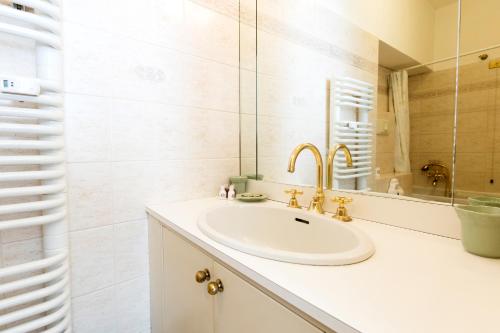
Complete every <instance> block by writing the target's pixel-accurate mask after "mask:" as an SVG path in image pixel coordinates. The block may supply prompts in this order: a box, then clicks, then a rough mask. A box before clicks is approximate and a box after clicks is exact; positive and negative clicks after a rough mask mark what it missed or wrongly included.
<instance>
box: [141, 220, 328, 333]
mask: <svg viewBox="0 0 500 333" xmlns="http://www.w3.org/2000/svg"><path fill="white" fill-rule="evenodd" d="M149 247H150V248H149V250H150V280H151V324H152V332H153V333H235V332H238V333H275V332H287V333H321V332H322V331H321V330H319V329H318V328H316V327H314V326H313V325H311V324H310V323H309V322H307V321H305V320H304V319H303V318H301V317H300V316H298V315H297V314H295V313H294V312H292V311H290V310H289V309H288V308H286V307H284V306H283V305H281V304H280V303H278V302H277V301H275V300H274V299H272V298H271V297H269V296H267V295H266V294H264V293H263V292H262V291H260V290H259V289H257V288H255V287H254V286H252V285H251V284H249V283H248V282H246V281H245V280H243V279H242V278H240V277H239V276H237V275H236V274H234V273H233V272H231V271H230V270H228V269H227V268H225V267H224V266H222V265H221V264H220V263H219V262H217V261H215V260H214V259H213V258H212V257H210V256H209V255H207V254H205V253H204V252H202V251H201V250H199V249H198V248H197V247H195V246H194V245H192V244H191V243H189V242H188V241H186V240H185V239H183V238H181V237H180V236H179V235H178V234H176V233H175V232H173V231H171V230H170V229H168V228H166V227H163V226H162V225H161V224H160V223H159V222H158V221H156V220H155V219H154V218H152V217H149ZM205 270H208V272H209V273H210V274H209V275H210V278H209V279H208V276H206V273H205ZM197 273H198V276H197V277H198V279H199V280H200V281H201V280H202V279H203V278H204V277H206V280H205V281H202V282H201V283H200V282H197V281H196V280H195V275H196V274H197ZM218 281H220V283H219V284H217V282H218ZM209 283H210V287H212V289H211V292H212V294H210V293H209V288H208V286H209ZM221 289H222V290H221Z"/></svg>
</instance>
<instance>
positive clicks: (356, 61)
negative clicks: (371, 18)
mask: <svg viewBox="0 0 500 333" xmlns="http://www.w3.org/2000/svg"><path fill="white" fill-rule="evenodd" d="M257 4H258V17H257V27H258V31H257V34H258V38H257V51H258V52H257V73H258V74H257V76H258V77H257V80H258V81H257V91H256V92H255V91H251V90H250V89H249V90H248V92H249V93H253V94H254V96H255V93H256V94H257V109H258V119H257V133H258V135H257V138H258V145H257V156H258V161H257V162H258V164H257V168H258V173H259V174H262V175H263V176H264V179H265V180H268V181H277V182H282V183H291V184H307V185H312V184H314V183H315V177H316V176H315V174H314V172H312V170H314V163H315V162H314V159H313V158H312V157H311V156H302V157H301V158H299V159H298V160H297V167H296V172H295V173H294V174H290V173H288V172H287V163H288V158H289V155H290V152H291V151H292V150H293V148H294V147H295V146H297V145H298V144H300V143H304V142H311V143H313V144H315V145H316V146H318V147H319V149H320V150H321V152H322V153H323V155H326V143H327V142H326V141H327V134H326V133H327V128H328V123H327V121H326V119H327V113H328V112H329V110H330V109H329V104H328V102H329V96H330V95H329V94H330V93H331V91H330V92H329V91H328V87H329V84H330V87H333V84H334V79H335V78H336V77H341V76H350V77H353V78H357V79H360V80H364V81H367V82H371V83H374V84H375V83H376V80H377V62H378V40H377V39H376V38H375V37H374V36H372V35H370V34H369V33H366V32H364V31H362V30H361V29H359V28H358V27H356V26H354V25H353V24H351V23H349V22H347V21H346V20H345V19H343V18H341V17H340V16H338V15H336V14H335V13H333V12H332V11H331V10H328V9H326V8H325V7H324V6H322V4H321V1H315V0H314V1H311V0H297V1H293V2H290V1H286V0H278V1H262V2H258V3H257ZM254 5H255V4H254ZM251 18H252V17H251ZM250 25H251V23H250ZM253 34H255V30H254V32H253ZM250 36H252V35H251V34H250ZM242 40H243V39H242ZM250 51H251V52H254V50H250ZM252 75H253V77H255V69H254V68H252V67H249V69H248V71H247V77H248V79H247V81H245V85H246V86H252V85H253V86H255V81H254V80H255V79H254V78H253V79H252ZM242 78H244V77H243V76H242ZM252 80H253V81H252ZM244 105H245V104H244V100H243V99H242V107H243V106H244ZM248 105H250V107H248V108H247V109H248V110H251V111H252V112H254V110H255V105H254V104H252V103H251V100H250V99H249V103H248ZM242 119H243V120H242V121H245V120H247V123H248V124H255V115H254V114H252V113H251V112H248V114H247V115H244V116H243V118H242ZM243 124H245V123H244V122H243ZM242 131H243V132H242V134H243V137H244V138H245V137H246V138H250V139H249V140H248V141H247V142H248V143H249V145H248V149H247V146H246V145H245V141H242V143H243V146H242V152H245V151H248V152H250V153H253V154H248V155H247V157H249V158H248V159H247V160H248V161H249V162H250V163H245V164H244V165H243V166H244V168H243V173H249V172H248V171H249V170H252V171H253V170H255V159H254V158H255V155H256V154H255V148H254V147H253V146H252V144H253V145H255V140H254V141H253V143H252V140H251V139H254V138H255V137H254V136H253V135H252V134H248V135H245V132H247V131H255V125H253V126H242ZM307 155H309V153H307ZM242 156H244V157H245V154H244V153H243V155H242ZM243 161H245V159H243ZM252 163H253V166H252Z"/></svg>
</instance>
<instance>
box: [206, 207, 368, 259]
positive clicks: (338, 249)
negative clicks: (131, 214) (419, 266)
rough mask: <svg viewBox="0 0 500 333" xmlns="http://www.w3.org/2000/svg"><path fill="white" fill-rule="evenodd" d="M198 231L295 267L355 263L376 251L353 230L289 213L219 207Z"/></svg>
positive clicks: (316, 217) (308, 215)
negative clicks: (297, 265)
mask: <svg viewBox="0 0 500 333" xmlns="http://www.w3.org/2000/svg"><path fill="white" fill-rule="evenodd" d="M198 226H199V228H200V230H201V231H202V232H203V233H204V234H205V235H207V236H208V237H210V238H211V239H213V240H215V241H216V242H218V243H221V244H223V245H226V246H229V247H231V248H233V249H236V250H239V251H242V252H245V253H248V254H252V255H255V256H259V257H263V258H268V259H273V260H278V261H286V262H291V263H297V264H307V265H347V264H354V263H357V262H360V261H363V260H366V259H368V258H369V257H371V256H372V255H373V253H374V252H375V248H374V246H373V243H372V241H371V240H370V239H369V238H368V236H366V235H365V234H364V233H363V232H361V231H360V230H358V229H356V228H355V227H353V226H352V225H349V224H348V223H343V222H339V221H337V220H334V219H332V218H331V217H329V216H319V215H316V214H311V213H308V212H306V211H303V210H298V209H292V208H285V207H283V208H279V207H267V206H261V205H258V204H256V205H248V204H246V205H237V204H235V205H234V206H224V207H218V208H214V209H212V210H209V211H207V212H206V213H205V214H203V215H201V216H200V218H199V220H198Z"/></svg>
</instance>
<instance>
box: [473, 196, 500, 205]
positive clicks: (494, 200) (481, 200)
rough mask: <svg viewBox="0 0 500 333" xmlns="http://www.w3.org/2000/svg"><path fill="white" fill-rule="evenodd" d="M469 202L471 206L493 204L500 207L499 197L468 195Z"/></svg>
mask: <svg viewBox="0 0 500 333" xmlns="http://www.w3.org/2000/svg"><path fill="white" fill-rule="evenodd" d="M468 200H469V204H471V205H472V206H493V207H500V198H498V197H486V196H477V197H469V199H468Z"/></svg>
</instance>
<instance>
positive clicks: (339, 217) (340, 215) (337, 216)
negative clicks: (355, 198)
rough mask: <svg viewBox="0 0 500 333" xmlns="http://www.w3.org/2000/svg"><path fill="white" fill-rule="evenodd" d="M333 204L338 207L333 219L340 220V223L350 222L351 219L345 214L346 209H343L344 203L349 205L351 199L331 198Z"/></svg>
mask: <svg viewBox="0 0 500 333" xmlns="http://www.w3.org/2000/svg"><path fill="white" fill-rule="evenodd" d="M332 201H333V202H337V203H338V204H339V206H338V207H337V212H336V213H335V215H333V218H335V219H337V220H340V221H342V222H350V221H352V217H350V216H349V214H348V213H347V208H345V206H344V205H345V204H346V203H351V202H352V198H348V197H334V198H332Z"/></svg>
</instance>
